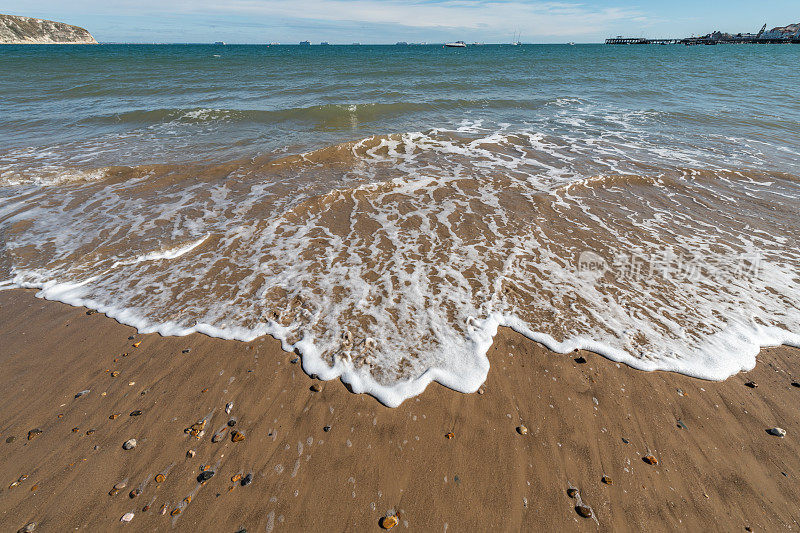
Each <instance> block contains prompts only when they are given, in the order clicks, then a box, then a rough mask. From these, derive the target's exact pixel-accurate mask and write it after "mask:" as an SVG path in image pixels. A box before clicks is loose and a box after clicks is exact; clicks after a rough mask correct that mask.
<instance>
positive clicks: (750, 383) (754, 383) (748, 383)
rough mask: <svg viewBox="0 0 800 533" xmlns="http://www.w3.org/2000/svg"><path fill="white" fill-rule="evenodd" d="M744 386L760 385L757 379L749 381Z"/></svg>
mask: <svg viewBox="0 0 800 533" xmlns="http://www.w3.org/2000/svg"><path fill="white" fill-rule="evenodd" d="M744 386H745V387H750V388H751V389H755V388H756V387H758V383H756V382H755V381H748V382H747V383H745V384H744Z"/></svg>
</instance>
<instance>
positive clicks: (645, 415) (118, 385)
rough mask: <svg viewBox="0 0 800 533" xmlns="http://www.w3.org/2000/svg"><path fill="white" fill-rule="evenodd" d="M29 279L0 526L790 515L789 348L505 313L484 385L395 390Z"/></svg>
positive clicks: (305, 525)
mask: <svg viewBox="0 0 800 533" xmlns="http://www.w3.org/2000/svg"><path fill="white" fill-rule="evenodd" d="M33 295H34V293H33V292H32V291H23V290H12V291H3V292H0V347H1V348H2V349H0V376H2V380H3V382H2V387H0V405H2V406H3V407H2V409H0V509H2V512H0V529H2V530H3V531H17V530H19V529H20V528H22V527H24V526H25V525H26V524H29V523H32V522H33V523H36V531H55V530H61V531H66V530H68V529H78V528H90V529H92V530H98V531H114V530H115V529H117V528H121V527H124V526H125V524H124V523H123V522H121V521H120V519H121V518H122V517H123V516H124V515H126V513H133V516H132V519H131V523H130V524H129V525H128V527H135V529H136V530H168V529H170V528H173V527H174V528H176V529H178V530H200V529H203V530H208V529H213V530H219V531H231V532H233V531H239V530H240V528H246V529H247V531H273V530H274V531H279V530H300V529H304V530H317V531H320V530H325V531H328V530H359V531H370V530H375V531H378V530H379V521H380V519H381V518H382V517H383V516H384V515H386V514H387V513H396V514H397V515H398V519H399V523H398V525H397V526H396V527H395V531H397V530H400V531H403V530H405V529H406V528H408V529H413V530H417V531H445V530H448V531H470V530H472V531H476V530H489V529H492V530H503V531H507V530H519V529H534V528H535V529H542V530H564V529H565V528H566V529H569V530H578V531H597V530H601V531H611V530H614V531H625V530H642V529H647V530H654V531H655V530H659V531H660V530H675V529H678V528H680V529H687V530H701V529H702V530H726V531H744V530H745V529H746V528H751V529H752V530H754V531H763V530H767V531H776V530H787V529H797V528H798V526H800V513H798V508H797V501H798V499H800V484H799V483H798V478H799V477H800V461H798V457H800V444H798V443H799V442H800V441H799V440H798V435H800V423H798V422H800V414H798V411H797V405H798V401H800V384H798V385H793V383H797V381H798V380H800V359H798V353H800V352H799V351H798V350H797V349H792V348H785V347H781V348H774V349H766V350H763V351H762V353H761V354H760V356H759V362H758V365H757V366H756V368H755V369H754V370H753V371H752V372H750V373H748V374H746V375H737V376H734V377H732V378H730V379H729V380H727V381H725V382H708V381H701V380H697V379H693V378H688V377H685V376H682V375H677V374H671V373H664V372H655V373H646V372H641V371H637V370H633V369H630V368H628V367H626V366H622V365H618V364H616V363H613V362H610V361H608V360H606V359H604V358H602V357H599V356H597V355H594V354H591V353H587V352H581V353H573V354H569V355H559V354H555V353H552V352H549V351H548V350H546V349H545V348H543V347H542V346H540V345H538V344H535V343H533V342H531V341H529V340H527V339H525V338H524V337H522V336H520V335H518V334H516V333H514V332H512V331H510V330H501V331H500V333H499V334H498V336H497V337H496V338H495V342H494V345H493V346H492V348H491V350H490V351H489V353H488V357H489V359H490V361H491V364H492V368H491V370H490V372H489V377H488V381H487V382H486V383H485V385H484V387H483V389H482V390H481V392H480V393H476V394H471V395H464V394H459V393H456V392H453V391H451V390H448V389H445V388H444V387H441V386H439V385H432V386H430V387H429V388H428V389H427V390H426V391H425V392H424V393H423V394H421V395H420V396H418V397H416V398H413V399H410V400H409V401H407V402H405V403H403V404H402V405H401V406H400V407H398V408H396V409H389V408H387V407H384V406H383V405H381V404H379V403H378V402H377V401H375V400H374V399H373V398H371V397H369V396H364V395H355V394H351V393H350V392H348V391H347V390H346V388H345V387H344V386H343V385H342V384H341V383H340V382H338V381H337V382H320V381H316V380H312V379H311V378H309V377H308V376H306V375H305V374H304V373H303V372H302V370H301V368H300V365H299V364H297V363H293V362H292V361H293V360H295V358H296V357H297V356H296V355H295V354H290V353H286V352H283V351H282V350H281V349H280V345H279V343H278V342H277V341H275V340H273V339H270V338H265V339H262V340H258V341H255V342H251V343H240V342H230V341H223V340H219V339H213V338H209V337H205V336H203V335H197V334H194V335H190V336H187V337H180V338H179V337H169V338H164V337H160V336H158V335H138V334H137V333H136V331H135V330H134V329H133V328H130V327H127V326H123V325H120V324H119V323H117V322H115V321H113V320H111V319H109V318H107V317H105V316H103V315H102V314H96V313H95V314H90V313H91V312H89V311H87V310H86V309H85V308H77V307H69V306H67V305H63V304H60V303H54V302H48V301H44V300H39V299H36V298H34V296H33ZM747 383H749V384H750V386H748V385H747ZM312 389H318V390H312ZM226 407H227V411H230V412H229V413H228V412H226ZM203 420H205V423H203ZM231 421H232V422H231ZM193 424H197V425H194V426H193ZM229 424H233V425H229ZM522 426H524V427H525V428H526V429H527V432H526V431H525V430H524V429H521V428H522ZM775 426H779V427H781V428H783V429H785V430H786V432H787V433H786V436H785V437H778V436H773V435H770V434H769V433H768V432H767V430H768V429H770V428H773V427H775ZM518 429H519V430H521V431H519V430H518ZM187 431H188V432H187ZM234 431H238V432H239V433H238V434H237V435H238V436H237V437H235V438H234V437H233V435H234ZM193 433H194V435H193ZM521 433H526V434H524V435H523V434H521ZM448 437H449V438H448ZM130 439H135V440H136V446H135V447H132V448H131V449H127V450H126V449H123V443H125V442H126V441H129V440H130ZM129 447H130V446H129ZM187 453H188V455H187ZM190 456H191V457H190ZM649 456H652V458H649ZM647 461H650V462H651V463H653V464H649V463H648V462H647ZM656 461H657V462H656ZM204 469H207V471H208V472H213V473H214V475H213V476H211V475H210V474H205V477H207V478H208V479H207V480H206V481H204V482H201V481H199V479H200V480H202V479H203V477H202V476H203V471H204ZM248 474H250V475H251V477H250V478H247V475H248ZM604 476H605V478H604ZM244 480H247V481H244ZM248 481H249V482H248ZM115 485H117V489H114V487H115ZM122 485H124V486H122ZM570 488H576V489H578V492H579V495H580V499H577V498H572V497H570V495H569V494H568V492H569V489H570ZM578 505H583V506H586V507H587V508H589V509H590V510H591V516H590V517H582V516H580V515H579V513H578V512H576V506H578ZM162 510H163V512H162ZM582 511H583V512H584V514H586V510H585V509H582ZM129 516H130V515H129Z"/></svg>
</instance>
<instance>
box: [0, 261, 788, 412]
mask: <svg viewBox="0 0 800 533" xmlns="http://www.w3.org/2000/svg"><path fill="white" fill-rule="evenodd" d="M18 278H19V276H17V277H16V278H15V279H11V280H3V281H0V290H8V289H16V288H24V289H39V292H37V293H36V297H37V298H43V299H46V300H52V301H57V302H61V303H65V304H68V305H72V306H76V307H86V308H88V309H94V310H96V311H98V312H100V313H103V314H105V315H106V316H108V317H110V318H113V319H114V320H116V321H117V322H120V323H121V324H125V325H128V326H132V327H134V328H136V329H137V331H138V332H139V333H141V334H149V333H158V334H159V335H161V336H165V337H183V336H186V335H190V334H192V333H202V334H204V335H207V336H209V337H215V338H220V339H225V340H236V341H241V342H251V341H254V340H256V339H258V338H260V337H263V336H265V335H270V336H272V337H273V338H275V339H277V340H279V341H280V342H281V347H282V349H283V350H284V351H286V352H289V353H292V352H298V353H300V355H301V356H302V368H303V371H304V372H305V373H306V374H308V375H309V376H316V377H318V378H319V379H321V380H323V381H330V380H333V379H336V378H340V379H341V380H342V382H343V383H345V384H346V385H347V386H348V387H349V389H350V390H351V391H352V392H354V393H357V394H369V395H370V396H373V397H374V398H375V399H377V400H378V401H379V402H381V403H382V404H384V405H386V406H387V407H398V406H399V405H400V404H402V403H403V402H404V401H405V400H408V399H410V398H413V397H415V396H418V395H419V394H421V393H422V392H423V391H424V390H425V389H426V388H427V387H428V385H430V384H431V383H432V382H434V381H435V382H437V383H439V384H440V385H443V386H445V387H447V388H449V389H452V390H454V391H457V392H461V393H465V394H470V393H473V392H475V391H477V390H478V389H479V388H480V387H481V385H483V384H484V383H485V382H486V378H487V377H488V375H489V368H490V363H489V359H488V357H487V353H488V352H489V349H490V348H491V346H492V344H493V342H494V337H495V336H496V335H497V330H498V328H499V327H501V326H505V327H508V328H510V329H512V330H514V331H516V332H517V333H519V334H521V335H523V336H524V337H526V338H528V339H530V340H531V341H534V342H537V343H539V344H542V345H543V346H545V347H546V348H548V349H549V350H551V351H553V352H556V353H560V354H567V353H570V352H574V351H575V350H586V351H589V352H593V353H596V354H598V355H601V356H603V357H605V358H606V359H609V360H611V361H615V362H618V363H623V364H625V365H627V366H629V367H632V368H635V369H638V370H642V371H647V372H652V371H657V370H661V371H667V372H675V373H679V374H683V375H686V376H690V377H694V378H698V379H703V380H708V381H723V380H725V379H727V378H729V377H731V376H733V375H735V374H738V373H739V372H748V371H750V370H752V369H753V368H755V366H756V356H757V355H758V353H759V352H760V350H761V348H766V347H775V346H781V345H787V346H794V347H796V348H800V334H796V333H792V332H789V331H787V330H784V329H782V328H778V327H772V326H759V325H752V326H750V327H743V326H741V325H739V326H732V327H730V328H729V329H726V330H724V331H721V332H718V333H716V334H714V335H711V336H710V337H708V338H707V339H706V340H705V341H704V343H703V347H702V348H701V350H700V353H701V355H702V356H701V357H700V358H699V359H698V358H697V357H694V358H693V359H692V361H687V360H685V359H680V358H675V359H672V360H671V363H669V364H667V363H668V361H665V360H663V359H662V360H660V361H654V360H651V359H639V358H636V357H634V356H632V355H630V354H628V353H627V352H625V351H623V350H620V349H618V348H614V347H612V346H609V345H608V344H605V343H603V342H599V341H596V340H593V339H588V338H583V337H575V338H571V339H568V340H565V341H563V342H559V341H557V340H556V339H555V338H553V337H552V336H550V335H548V334H546V333H542V332H537V331H534V330H533V329H531V328H530V327H529V326H528V325H527V324H526V323H524V322H523V321H522V320H520V319H518V318H517V317H514V316H506V315H502V314H499V313H492V314H490V315H489V316H488V317H487V318H485V319H482V320H477V319H472V320H470V321H469V322H470V323H469V325H468V331H469V334H468V339H467V340H468V343H469V344H470V345H471V347H472V348H473V350H472V353H471V359H470V360H471V363H472V367H471V368H468V369H464V372H463V373H453V372H450V371H447V370H445V369H442V368H437V367H432V368H429V369H427V370H426V371H425V372H423V373H422V374H421V375H420V376H418V377H417V378H412V379H407V380H402V381H399V382H397V383H395V384H393V385H390V386H387V385H382V384H380V383H378V382H377V381H376V380H375V379H374V378H373V377H372V375H371V374H370V373H369V372H368V371H367V370H364V369H359V368H356V367H354V366H353V365H352V363H351V362H350V361H348V360H345V359H341V358H337V359H336V360H335V362H334V365H333V366H329V365H328V364H327V363H326V362H325V361H324V360H323V358H322V354H321V353H320V352H319V350H318V348H317V347H316V346H315V345H314V344H313V342H311V341H310V340H309V339H307V338H305V337H304V338H302V339H301V340H300V341H298V342H296V343H293V344H292V343H289V342H287V340H286V339H287V337H288V334H289V333H290V332H291V331H292V329H291V328H287V327H285V326H281V325H279V324H276V323H275V322H272V321H270V322H265V323H263V324H260V325H259V326H257V327H256V328H252V329H251V328H244V327H238V326H234V327H225V328H221V327H218V326H213V325H210V324H203V323H198V324H196V325H195V326H194V327H183V326H178V325H176V324H174V323H170V322H165V323H157V324H153V323H151V322H149V321H148V320H146V319H144V318H142V317H141V316H139V315H137V314H136V313H135V312H133V311H132V310H130V309H120V308H115V307H112V306H108V305H104V304H103V303H102V302H99V301H96V300H92V299H91V298H85V297H83V296H81V294H80V293H81V292H82V291H81V288H82V287H83V286H85V285H87V284H88V283H90V282H91V281H92V280H93V279H94V278H89V279H87V280H85V281H82V282H80V283H63V282H62V283H58V282H57V281H47V282H44V283H34V282H30V281H23V280H21V279H18ZM720 351H722V352H724V353H727V354H728V357H725V358H724V359H722V360H720V358H715V357H713V356H712V355H711V354H712V353H720ZM698 360H699V361H700V364H698ZM721 361H722V362H723V363H724V364H720V362H721Z"/></svg>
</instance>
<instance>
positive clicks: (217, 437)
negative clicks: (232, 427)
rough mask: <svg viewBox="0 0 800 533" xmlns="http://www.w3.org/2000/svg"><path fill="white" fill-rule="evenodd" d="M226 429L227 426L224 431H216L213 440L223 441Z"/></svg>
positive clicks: (215, 441) (214, 441)
mask: <svg viewBox="0 0 800 533" xmlns="http://www.w3.org/2000/svg"><path fill="white" fill-rule="evenodd" d="M226 429H227V428H223V429H222V431H220V432H219V433H215V434H214V436H213V437H211V442H213V443H215V444H216V443H217V442H219V441H221V440H222V439H223V438H224V437H225V430H226Z"/></svg>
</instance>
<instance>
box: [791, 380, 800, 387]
mask: <svg viewBox="0 0 800 533" xmlns="http://www.w3.org/2000/svg"><path fill="white" fill-rule="evenodd" d="M792 387H797V388H800V382H798V381H792Z"/></svg>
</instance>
